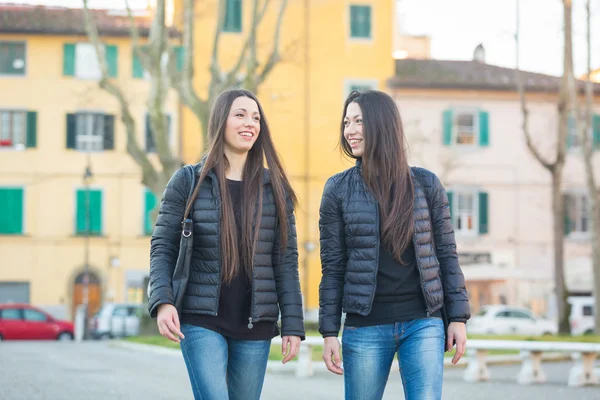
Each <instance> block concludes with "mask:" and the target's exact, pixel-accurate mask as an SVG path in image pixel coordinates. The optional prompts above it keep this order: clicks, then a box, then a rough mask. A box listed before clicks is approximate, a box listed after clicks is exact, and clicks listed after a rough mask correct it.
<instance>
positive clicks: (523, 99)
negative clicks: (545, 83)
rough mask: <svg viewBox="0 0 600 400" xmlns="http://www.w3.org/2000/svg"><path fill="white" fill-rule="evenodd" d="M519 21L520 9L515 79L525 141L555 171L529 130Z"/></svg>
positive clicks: (542, 162)
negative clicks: (521, 67) (521, 61)
mask: <svg viewBox="0 0 600 400" xmlns="http://www.w3.org/2000/svg"><path fill="white" fill-rule="evenodd" d="M519 31H520V27H519V21H518V10H517V31H516V32H515V45H516V46H515V47H516V52H517V54H516V60H517V62H516V63H517V65H516V67H515V79H516V81H517V90H518V92H519V99H520V101H521V113H522V115H523V123H522V125H521V127H522V129H523V133H524V134H525V142H526V143H527V148H529V151H530V152H531V154H532V155H533V156H534V157H535V159H536V160H537V161H538V162H539V163H540V164H541V165H542V166H543V167H544V168H546V169H547V170H548V171H549V172H550V173H553V170H554V164H552V163H550V162H549V161H548V160H546V159H544V157H543V156H542V154H541V153H540V152H539V150H538V149H537V147H535V145H534V144H533V140H532V138H531V133H530V132H529V110H528V109H527V99H526V97H525V84H524V83H523V76H522V73H521V70H520V67H519V49H520V38H519Z"/></svg>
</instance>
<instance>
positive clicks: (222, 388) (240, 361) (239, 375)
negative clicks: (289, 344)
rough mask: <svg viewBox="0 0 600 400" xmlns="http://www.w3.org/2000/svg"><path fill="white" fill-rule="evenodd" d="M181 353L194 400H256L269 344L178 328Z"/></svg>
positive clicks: (188, 328) (196, 328)
mask: <svg viewBox="0 0 600 400" xmlns="http://www.w3.org/2000/svg"><path fill="white" fill-rule="evenodd" d="M181 332H182V333H183V334H184V335H185V339H183V340H182V341H181V351H182V353H183V358H184V360H185V366H186V367H187V370H188V374H189V377H190V383H191V384H192V391H193V393H194V399H196V400H242V399H243V400H255V399H256V400H258V399H260V393H261V391H262V386H263V381H264V379H265V372H266V370H267V361H268V359H269V351H270V350H271V341H270V340H234V339H228V338H226V337H224V336H223V335H221V334H219V333H216V332H213V331H211V330H209V329H205V328H202V327H199V326H195V325H188V324H183V325H181Z"/></svg>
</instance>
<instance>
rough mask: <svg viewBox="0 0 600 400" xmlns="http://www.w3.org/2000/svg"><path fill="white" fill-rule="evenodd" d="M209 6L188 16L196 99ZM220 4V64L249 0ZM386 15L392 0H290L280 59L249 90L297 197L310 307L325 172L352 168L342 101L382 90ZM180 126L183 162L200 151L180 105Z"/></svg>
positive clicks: (261, 38) (263, 41)
mask: <svg viewBox="0 0 600 400" xmlns="http://www.w3.org/2000/svg"><path fill="white" fill-rule="evenodd" d="M216 4H217V2H216V0H211V1H207V2H204V3H203V6H202V13H199V17H198V20H197V23H196V36H195V40H196V46H197V47H196V49H195V57H196V59H195V64H196V67H195V71H196V82H195V86H196V88H198V90H199V92H200V94H201V95H202V96H203V97H204V96H205V95H206V92H207V89H208V84H209V81H210V76H209V73H208V71H209V68H208V67H209V63H210V59H211V52H212V48H213V46H212V45H213V42H212V38H213V36H214V31H215V27H216V23H217V21H216V20H217V18H216V15H217V6H216ZM280 4H281V0H277V1H272V2H271V6H270V9H269V10H268V12H267V14H266V16H265V20H264V22H263V23H262V25H261V27H260V29H259V31H258V43H259V48H258V51H259V58H260V61H259V62H263V63H264V62H265V61H266V58H267V56H268V52H269V51H270V49H271V46H272V38H273V36H272V35H273V33H272V32H273V30H274V26H275V21H276V15H277V12H278V9H279V5H280ZM181 5H182V1H181V0H178V1H176V2H175V10H176V12H175V15H176V16H177V15H178V12H177V11H180V10H181ZM226 9H227V11H226V15H225V21H224V24H225V26H224V32H223V33H222V37H221V41H220V46H219V57H220V59H219V61H220V64H221V66H222V67H223V68H224V70H226V71H227V68H230V67H231V66H232V65H233V63H234V62H235V60H236V59H237V56H238V54H239V51H240V49H241V47H242V45H243V43H244V41H245V39H246V37H247V35H248V32H249V29H250V23H251V19H252V15H251V12H252V2H251V1H243V0H227V1H226ZM395 15H396V13H395V1H394V0H377V1H375V0H370V1H369V0H360V1H359V0H357V1H348V0H327V1H315V0H312V1H311V0H306V1H289V2H288V9H287V11H286V14H285V17H284V20H283V25H282V30H281V37H280V46H281V55H282V61H281V62H280V63H279V64H278V65H277V66H276V67H275V69H274V70H273V72H272V73H271V75H270V76H269V78H268V79H267V80H266V81H265V83H264V84H263V85H262V86H261V87H260V88H259V90H258V93H257V95H258V97H259V99H260V101H261V103H262V105H263V107H264V108H265V112H266V114H267V118H268V121H269V124H270V128H271V131H272V132H273V135H274V140H275V143H276V146H277V150H278V151H279V153H280V154H281V156H282V159H283V162H284V166H285V168H286V170H287V172H288V174H289V176H290V177H291V181H292V185H293V187H294V189H295V190H296V192H297V194H298V195H299V198H300V207H299V209H298V211H297V224H298V243H299V247H300V249H301V251H300V271H301V279H302V290H303V292H304V295H305V296H306V299H307V306H308V308H310V309H315V308H316V307H318V283H319V281H320V278H321V264H320V258H319V251H318V243H319V228H318V219H319V204H320V200H321V193H322V190H323V186H324V184H325V181H326V180H327V178H328V177H330V176H331V175H333V174H335V173H337V172H340V171H342V170H344V169H346V168H348V167H349V166H350V165H352V164H351V163H350V162H348V161H347V160H345V159H343V158H342V157H341V155H340V152H339V150H338V148H337V144H338V140H339V125H340V120H341V117H342V111H343V110H342V106H343V102H344V100H345V98H346V96H347V95H348V93H349V92H350V91H351V90H352V89H355V88H375V89H381V90H384V89H385V88H386V80H387V79H388V78H390V77H392V76H393V74H394V62H393V59H392V50H393V43H392V42H393V37H394V34H395V25H396V24H395ZM175 22H176V23H177V17H176V20H175ZM206 38H210V39H209V40H207V39H206ZM182 127H183V129H182V132H183V139H182V143H183V156H184V160H185V161H186V162H188V163H192V162H195V161H196V160H197V159H198V158H199V155H200V153H201V151H202V149H201V147H200V141H199V139H198V137H199V135H200V126H199V123H198V120H197V119H196V118H195V117H194V116H193V115H192V114H191V112H189V110H184V111H183V112H182ZM306 248H308V249H310V250H311V251H310V252H308V253H307V252H306V251H305V249H306ZM306 271H308V274H306Z"/></svg>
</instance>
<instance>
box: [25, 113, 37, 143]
mask: <svg viewBox="0 0 600 400" xmlns="http://www.w3.org/2000/svg"><path fill="white" fill-rule="evenodd" d="M26 145H27V147H29V148H34V147H36V146H37V112H35V111H28V112H27V142H26Z"/></svg>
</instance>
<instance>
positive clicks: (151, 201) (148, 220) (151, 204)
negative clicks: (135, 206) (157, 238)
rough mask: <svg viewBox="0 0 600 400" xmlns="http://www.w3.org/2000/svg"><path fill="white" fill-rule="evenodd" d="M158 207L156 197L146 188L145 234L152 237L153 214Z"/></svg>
mask: <svg viewBox="0 0 600 400" xmlns="http://www.w3.org/2000/svg"><path fill="white" fill-rule="evenodd" d="M157 205H158V201H157V200H156V196H155V195H154V193H152V192H151V191H150V189H148V188H146V189H145V190H144V234H145V235H152V231H153V230H154V218H152V212H153V211H154V209H155V208H156V206H157Z"/></svg>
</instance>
